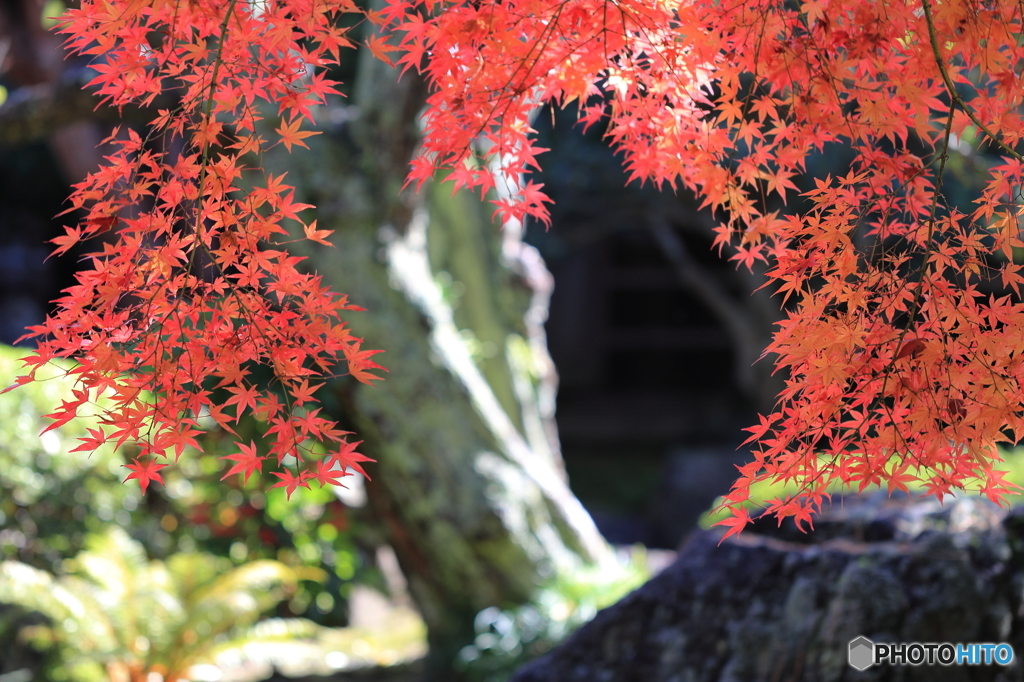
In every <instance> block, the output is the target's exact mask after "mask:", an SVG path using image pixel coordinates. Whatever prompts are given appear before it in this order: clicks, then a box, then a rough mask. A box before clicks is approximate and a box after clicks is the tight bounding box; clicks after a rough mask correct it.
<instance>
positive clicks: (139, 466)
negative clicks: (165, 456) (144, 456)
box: [123, 457, 167, 495]
mask: <svg viewBox="0 0 1024 682" xmlns="http://www.w3.org/2000/svg"><path fill="white" fill-rule="evenodd" d="M124 466H125V467H127V468H128V469H131V470H132V473H130V474H128V478H126V479H124V481H123V483H127V482H128V481H130V480H132V479H133V478H137V479H138V480H139V486H141V487H142V494H143V495H145V494H146V488H148V487H149V482H150V481H156V482H157V483H163V482H164V479H163V477H162V476H161V475H160V474H159V471H160V470H161V469H163V468H164V467H165V466H167V465H166V464H160V463H159V462H157V461H156V460H155V459H151V460H149V461H148V462H142V461H140V460H139V458H138V457H136V458H135V461H134V462H133V463H132V464H125V465H124Z"/></svg>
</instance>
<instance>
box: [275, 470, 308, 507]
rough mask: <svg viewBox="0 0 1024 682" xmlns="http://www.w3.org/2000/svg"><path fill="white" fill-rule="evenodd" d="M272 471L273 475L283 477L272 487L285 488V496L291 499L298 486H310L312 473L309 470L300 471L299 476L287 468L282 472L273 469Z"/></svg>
mask: <svg viewBox="0 0 1024 682" xmlns="http://www.w3.org/2000/svg"><path fill="white" fill-rule="evenodd" d="M270 473H272V474H273V475H275V476H277V477H278V478H280V479H281V480H280V481H279V482H277V483H275V484H274V485H272V486H270V487H271V488H284V489H285V492H286V495H285V497H287V498H288V499H289V500H290V499H291V497H292V493H293V492H295V489H296V488H298V487H302V488H308V487H309V478H310V473H309V472H308V471H303V472H301V473H299V475H297V476H296V475H295V474H293V473H292V471H291V469H285V470H284V473H280V472H277V471H271V472H270Z"/></svg>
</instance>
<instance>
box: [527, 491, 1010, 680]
mask: <svg viewBox="0 0 1024 682" xmlns="http://www.w3.org/2000/svg"><path fill="white" fill-rule="evenodd" d="M816 525H817V529H816V530H815V531H814V532H812V533H808V534H806V535H805V534H801V533H799V532H797V531H796V530H795V529H794V528H793V527H792V526H790V525H787V524H783V526H782V528H778V527H776V525H775V523H774V521H771V522H758V523H755V524H754V527H753V528H752V529H749V530H747V531H745V532H744V533H743V535H741V536H740V537H738V538H735V537H734V538H730V539H729V540H726V541H725V542H722V543H721V544H719V539H720V536H721V534H720V533H715V532H705V531H701V532H698V533H697V534H696V535H694V536H693V537H692V538H691V540H690V541H689V542H688V543H687V544H686V545H685V546H684V547H683V548H682V550H681V551H680V553H679V558H678V560H677V561H676V562H675V563H674V564H673V565H671V566H670V567H669V568H667V569H665V571H663V572H662V573H661V574H659V575H658V576H657V577H655V578H654V579H652V580H651V581H650V582H648V583H647V584H646V585H644V586H643V587H641V588H640V589H639V590H637V591H636V592H634V593H632V594H631V595H629V596H628V597H626V598H625V599H623V600H621V601H620V602H619V603H617V604H615V605H614V606H611V607H609V608H607V609H605V610H603V611H601V612H600V613H599V614H598V615H597V617H595V618H594V620H593V621H592V622H590V623H589V624H588V625H586V626H585V627H583V628H581V629H580V630H579V631H578V632H577V633H576V634H575V635H573V636H572V637H571V638H570V639H569V640H567V641H566V642H565V643H564V644H562V645H561V646H559V647H558V648H556V649H554V650H553V651H552V652H551V653H549V654H548V655H546V656H544V657H543V658H540V659H538V660H536V661H534V662H532V663H531V664H529V665H527V666H526V667H524V668H522V669H520V670H519V671H518V672H517V673H516V674H515V675H514V676H513V678H512V680H513V682H760V681H765V682H791V681H798V680H802V681H807V682H833V681H839V680H849V681H856V680H872V681H881V680H892V681H893V682H896V681H903V680H906V681H911V680H922V681H924V680H928V681H935V682H946V681H949V682H952V681H956V680H964V681H972V682H973V681H980V680H986V681H992V682H1003V681H1005V682H1009V681H1011V680H1024V664H1021V663H1020V662H1019V661H1017V662H1015V663H1014V664H1013V665H1010V666H1007V667H1003V666H998V665H991V666H949V667H945V666H941V665H934V666H928V665H921V666H894V667H889V666H874V667H870V668H868V669H867V670H865V671H864V672H858V671H856V670H854V669H853V668H852V667H850V666H849V665H848V663H847V648H848V645H849V642H850V641H851V640H853V639H855V638H856V637H858V636H860V635H863V636H866V637H867V638H869V639H871V640H872V641H874V642H902V643H909V642H951V643H954V644H956V643H961V642H962V643H969V642H997V643H998V642H1007V643H1009V644H1011V645H1013V647H1014V650H1015V652H1016V654H1017V656H1022V655H1024V613H1021V610H1022V588H1024V508H1019V509H1017V510H1014V511H1011V512H1010V513H1009V514H1007V512H1006V511H1005V510H1003V509H1000V508H998V507H996V506H994V505H991V504H989V503H987V502H985V501H981V500H978V499H961V500H956V501H953V502H950V501H947V502H946V504H945V506H941V505H939V503H938V502H937V501H935V500H934V499H924V498H913V499H910V500H908V499H906V498H903V499H888V498H886V497H884V496H871V497H865V498H846V499H845V500H843V501H840V500H838V499H837V500H836V502H835V503H834V504H833V507H832V509H831V510H830V511H828V512H827V513H826V514H824V515H823V516H822V517H821V518H820V519H819V520H818V522H817V524H816Z"/></svg>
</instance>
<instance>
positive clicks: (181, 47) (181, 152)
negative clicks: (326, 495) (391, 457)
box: [19, 0, 378, 495]
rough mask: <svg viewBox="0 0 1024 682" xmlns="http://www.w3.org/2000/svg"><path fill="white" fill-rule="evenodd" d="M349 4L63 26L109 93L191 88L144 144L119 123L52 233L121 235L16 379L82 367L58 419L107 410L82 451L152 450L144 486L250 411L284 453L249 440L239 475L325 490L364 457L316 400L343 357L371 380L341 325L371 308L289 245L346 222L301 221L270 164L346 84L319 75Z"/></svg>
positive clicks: (234, 4) (189, 7)
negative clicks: (270, 127)
mask: <svg viewBox="0 0 1024 682" xmlns="http://www.w3.org/2000/svg"><path fill="white" fill-rule="evenodd" d="M352 11H355V7H354V6H353V5H352V4H351V3H350V2H347V1H346V0H341V1H337V2H335V1H333V0H332V1H329V2H322V1H320V0H317V1H316V2H312V1H310V2H302V1H300V2H288V3H260V4H258V5H257V4H250V3H247V2H244V1H242V2H240V1H239V0H226V1H225V2H219V1H216V0H215V1H213V2H206V1H205V0H204V1H203V2H170V1H166V0H155V1H153V2H147V1H144V0H130V1H129V2H122V1H119V0H115V1H113V2H106V1H104V0H98V1H97V2H83V3H82V4H81V6H80V8H78V9H72V10H70V11H69V12H68V13H67V14H66V15H64V17H63V20H62V21H63V23H62V25H61V27H60V30H61V31H62V32H63V33H65V34H67V35H68V37H69V38H68V46H69V48H70V50H71V51H72V52H76V53H80V54H83V55H90V56H94V57H95V59H94V61H93V68H94V69H95V70H96V71H97V73H98V75H97V76H96V78H95V79H94V80H93V83H92V85H93V87H95V88H96V90H97V92H98V93H99V94H100V96H101V97H102V98H103V100H104V101H105V102H106V103H108V104H110V105H113V106H122V105H125V104H128V103H130V102H141V103H142V104H148V103H150V102H152V101H153V100H154V99H155V97H156V96H157V95H159V94H160V93H162V92H165V91H168V90H174V91H176V92H177V93H178V99H177V101H178V102H179V104H178V105H177V106H176V107H175V108H174V109H167V110H160V111H159V114H158V116H157V117H156V120H155V121H154V122H153V124H152V125H151V126H150V129H149V131H148V134H147V136H146V137H145V138H143V137H141V136H140V135H139V134H137V133H136V132H135V131H134V130H131V129H129V130H126V131H123V132H115V134H114V135H113V136H112V137H111V138H110V139H109V140H108V141H107V144H108V145H109V146H110V147H111V148H112V149H113V153H111V154H110V155H109V156H107V157H106V163H105V165H104V166H103V167H102V168H100V169H99V170H98V171H96V172H95V173H93V174H91V175H90V176H89V177H88V178H87V179H86V180H85V181H84V182H83V183H81V184H79V185H77V186H76V187H75V192H74V194H73V195H72V197H71V205H72V209H77V210H78V211H80V212H81V214H82V215H84V218H83V219H82V220H81V221H80V222H79V223H78V225H76V226H70V227H67V228H66V234H65V235H64V236H62V237H59V238H57V239H56V240H54V241H55V243H56V244H57V249H56V252H55V253H57V254H61V253H64V252H66V251H68V250H69V249H71V248H72V247H73V246H75V245H76V244H78V243H80V242H82V241H84V240H87V239H91V238H93V237H97V236H100V235H102V234H103V233H105V232H107V231H109V230H112V229H115V228H116V230H117V232H116V239H112V240H106V241H105V242H104V243H103V249H102V251H100V252H98V253H94V254H92V255H91V256H90V259H91V264H92V268H91V269H86V270H85V271H84V272H82V273H81V274H79V276H78V283H77V284H76V285H75V286H74V287H72V288H71V289H68V290H67V291H66V292H65V294H66V295H65V296H64V297H63V298H61V299H59V300H58V301H57V302H56V306H57V309H56V311H55V312H54V313H53V314H52V315H51V316H50V317H49V318H48V319H47V320H46V323H45V324H43V325H41V326H39V327H34V328H32V329H31V330H30V331H31V335H32V336H35V337H36V338H37V339H38V350H37V351H36V353H35V355H34V356H32V357H30V358H29V359H28V360H27V366H28V368H29V369H30V372H29V374H28V375H27V376H25V377H22V378H21V379H20V380H19V381H20V382H21V383H23V382H24V381H27V380H30V379H32V378H33V377H34V375H35V372H36V370H37V369H39V368H40V367H41V366H43V365H44V364H46V363H48V362H50V361H51V360H52V359H54V358H72V359H74V360H76V361H77V363H78V364H77V366H75V367H74V369H72V370H70V373H71V374H72V375H74V377H75V378H76V380H77V386H78V388H77V389H76V391H75V393H74V395H75V399H74V400H73V401H66V402H64V404H63V405H61V407H60V408H58V409H57V410H56V411H55V412H54V413H53V414H51V415H49V416H50V417H51V418H52V419H53V420H54V421H53V424H52V425H51V426H50V427H49V428H54V427H56V426H59V425H60V424H63V423H65V422H67V421H68V420H70V419H72V418H74V417H75V416H76V415H77V414H79V412H80V411H81V410H83V409H91V407H90V406H97V405H100V406H102V407H100V408H99V409H100V414H101V416H102V422H101V423H102V426H101V427H99V428H96V429H90V433H91V436H90V437H89V438H88V439H85V441H84V442H83V443H82V444H81V445H80V446H79V447H78V448H77V449H78V450H93V449H95V448H97V447H99V446H100V445H102V444H103V443H106V442H113V443H115V444H116V445H117V446H121V445H123V444H125V443H132V444H137V445H138V448H139V452H138V455H137V456H136V457H134V461H133V462H132V463H130V464H128V465H127V466H128V468H129V469H130V473H129V475H128V478H129V479H138V481H139V483H140V484H141V485H142V488H143V490H145V488H146V486H147V485H148V484H149V482H150V481H154V480H155V481H162V479H161V475H160V469H161V468H163V467H164V466H165V465H164V464H163V463H161V462H160V461H159V460H160V459H161V458H165V457H168V456H169V454H170V453H173V454H174V456H175V458H177V457H178V456H180V455H181V453H182V451H183V450H184V448H185V447H186V446H197V442H196V440H195V436H197V435H198V434H199V432H200V428H199V423H198V419H199V418H201V417H204V416H205V417H209V418H211V419H212V420H213V421H215V422H216V423H217V424H218V425H220V427H221V428H223V429H226V430H227V431H229V432H232V433H233V429H232V425H233V424H236V423H237V422H238V420H239V418H240V417H242V415H243V414H245V413H247V412H248V413H252V414H254V415H255V416H256V417H258V418H259V419H261V420H262V421H264V422H265V423H266V425H267V428H266V433H267V436H268V440H269V442H270V447H269V450H268V451H266V452H261V451H260V450H259V449H257V448H256V446H255V445H254V444H253V443H250V444H249V445H245V444H242V443H240V444H239V452H238V453H237V454H234V455H228V456H227V457H226V459H228V460H230V462H232V463H233V466H232V467H231V469H230V470H229V471H228V472H227V475H232V474H235V473H238V474H241V475H242V476H243V478H244V479H248V478H249V476H250V475H251V474H252V473H254V472H260V471H262V467H263V461H264V460H265V459H268V458H269V459H271V460H272V461H274V463H275V464H276V465H277V466H278V468H279V470H278V471H274V472H272V473H273V474H274V475H275V476H277V478H279V479H280V480H279V481H278V482H277V483H276V484H275V487H276V486H281V487H284V488H286V490H287V492H288V494H289V495H290V494H291V493H292V491H294V490H295V488H296V487H297V486H308V485H309V483H310V482H311V481H318V482H319V483H320V484H321V485H328V484H335V485H337V484H339V483H340V481H339V479H340V478H341V477H342V476H344V475H348V474H349V473H350V471H348V470H352V469H354V470H356V471H361V468H360V464H359V463H360V462H361V461H366V460H367V458H366V457H364V456H362V455H360V454H359V453H358V452H356V451H355V445H357V444H356V443H350V442H348V441H347V440H346V436H347V435H348V434H347V433H346V432H344V431H341V430H340V429H339V428H338V427H337V425H336V424H335V423H334V422H333V421H331V420H329V419H325V418H324V417H322V416H321V415H320V408H318V407H316V401H315V399H314V392H315V391H316V390H317V388H319V387H320V386H321V385H322V383H323V381H322V380H323V379H324V377H327V376H330V375H331V374H332V373H333V372H334V371H335V370H334V368H335V366H336V364H337V363H338V361H339V359H341V360H343V361H344V362H346V363H347V370H348V372H347V373H349V374H351V375H352V376H354V377H355V378H356V379H358V380H360V381H363V382H367V383H369V382H371V381H372V380H373V379H375V378H377V377H376V376H374V375H373V374H372V373H371V372H370V370H372V369H375V368H378V365H376V364H375V363H374V362H372V361H371V360H370V357H371V356H372V354H373V353H374V352H375V351H367V350H361V348H360V339H357V338H354V337H353V336H352V335H351V333H350V332H349V330H348V329H347V328H346V326H345V322H344V315H346V314H347V313H348V311H351V310H360V309H359V308H358V307H356V306H353V305H350V304H348V302H347V301H346V298H345V297H344V296H340V295H337V294H334V293H332V292H330V291H328V290H327V289H326V288H325V287H324V286H323V285H322V283H321V280H320V278H319V277H318V276H316V275H311V274H308V273H304V272H302V271H301V270H300V269H299V264H300V262H301V260H302V259H301V258H299V257H296V256H292V255H289V253H288V252H287V251H286V250H285V248H283V246H282V243H283V242H287V241H289V237H290V233H289V231H288V230H287V229H286V224H287V223H288V222H291V224H292V225H296V224H301V227H302V229H303V231H304V235H305V238H306V239H311V240H313V241H316V242H320V243H323V244H326V245H329V242H327V241H326V237H327V236H329V234H330V233H329V232H327V231H324V230H319V229H317V226H316V222H315V221H313V222H310V223H308V224H307V223H304V222H303V221H302V219H301V216H300V214H301V213H302V211H303V210H304V209H306V208H310V207H309V206H307V205H304V204H300V203H297V202H296V201H295V198H294V192H293V189H292V188H291V187H289V186H288V185H287V184H286V183H285V179H284V178H283V177H274V176H270V175H266V176H265V177H264V176H262V172H261V171H260V168H259V167H260V155H261V154H262V153H263V151H264V150H265V149H267V148H268V146H270V145H274V144H283V145H285V146H286V147H288V148H289V149H290V148H291V147H292V146H293V145H302V146H305V143H304V142H303V139H304V138H306V137H308V136H310V135H312V134H313V133H312V132H308V131H305V132H304V131H301V130H300V122H301V121H302V120H303V119H311V115H310V108H311V107H312V106H314V105H316V104H318V103H321V102H323V100H324V97H326V96H327V95H328V94H330V93H334V92H335V90H334V88H333V87H332V86H333V85H334V84H333V83H332V82H331V81H329V80H328V79H327V78H325V77H324V75H323V74H322V73H320V72H318V71H316V70H314V72H313V73H312V74H310V73H309V72H308V71H307V69H308V68H309V67H310V66H312V67H319V66H323V65H325V64H328V63H331V62H333V61H335V60H336V59H337V58H338V51H339V50H340V49H341V48H345V47H348V46H349V43H348V42H347V41H346V39H345V38H344V35H343V31H342V30H341V29H340V28H338V26H337V19H338V17H339V16H340V15H342V14H343V13H346V12H352ZM268 112H269V113H270V114H271V115H276V116H277V117H279V119H280V122H279V125H278V126H277V128H276V130H275V131H274V132H275V135H274V137H273V139H266V136H265V135H264V134H263V133H261V132H260V131H259V129H258V123H259V121H260V118H261V117H262V116H264V115H266V114H267V113H268ZM254 176H255V177H254ZM260 372H262V373H263V375H262V376H260ZM317 446H324V447H322V448H318V447H317ZM318 450H319V451H320V452H324V451H325V453H324V454H322V455H321V454H315V453H316V452H317V451H318ZM288 457H291V458H294V459H293V460H286V458H288ZM286 462H290V463H291V464H292V466H286V465H285V463H286ZM336 464H337V465H338V466H335V465H336Z"/></svg>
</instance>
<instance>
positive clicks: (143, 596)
mask: <svg viewBox="0 0 1024 682" xmlns="http://www.w3.org/2000/svg"><path fill="white" fill-rule="evenodd" d="M87 545H88V549H86V550H85V551H83V552H81V553H79V554H78V555H77V556H76V557H75V558H74V559H72V560H69V561H68V562H66V564H67V568H68V574H67V575H64V576H61V577H55V576H54V575H52V574H50V573H48V572H46V571H42V570H40V569H37V568H34V567H32V566H29V565H28V564H24V563H21V562H19V561H5V562H2V563H0V602H2V603H7V604H14V605H17V606H20V607H22V608H24V609H26V610H30V611H37V612H39V613H41V614H43V615H44V616H46V617H47V619H48V621H49V622H48V623H47V624H45V625H35V626H30V627H28V628H25V630H24V631H23V632H22V636H23V637H26V638H27V639H29V640H31V641H32V642H33V644H34V645H35V646H36V647H38V648H42V649H48V650H51V651H52V653H53V654H55V655H54V656H52V657H51V665H50V669H49V670H48V671H47V676H48V677H49V678H50V679H54V680H75V681H78V680H80V681H81V682H92V681H94V680H95V681H97V682H98V681H99V680H106V679H109V680H111V681H112V682H136V681H140V682H141V681H144V680H151V679H152V678H151V677H148V676H149V674H150V673H157V674H158V675H159V676H160V677H162V678H163V679H164V680H167V681H168V682H172V681H174V680H179V679H187V677H186V676H187V674H188V672H189V670H190V668H192V667H193V666H196V665H198V664H203V663H206V664H211V663H213V662H214V660H215V659H216V656H218V655H223V654H224V653H225V652H229V651H233V650H234V651H239V652H241V651H243V650H244V649H245V648H246V647H252V646H253V645H259V646H261V647H267V646H276V647H287V646H290V645H292V646H297V645H299V643H300V642H301V640H302V639H304V638H305V639H309V638H313V637H315V636H316V635H317V634H318V632H319V630H320V627H319V626H317V625H316V624H315V623H311V622H309V621H305V620H297V619H291V620H277V621H275V622H272V623H268V622H266V621H265V622H263V623H261V624H259V625H255V624H256V621H257V619H258V618H259V617H260V615H261V614H263V613H265V612H266V611H268V610H269V609H271V608H273V607H274V606H275V605H277V604H278V603H279V602H281V601H283V600H285V599H287V598H288V597H289V596H290V595H291V594H292V593H294V591H295V589H296V587H297V586H298V584H299V581H300V580H301V579H322V578H323V576H322V575H320V574H319V572H317V571H314V570H311V569H295V568H292V567H290V566H286V565H284V564H282V563H281V562H278V561H270V560H258V561H253V562H249V563H245V564H242V565H241V566H236V567H233V566H232V564H231V562H230V560H228V559H224V558H222V557H216V556H213V555H210V554H205V553H179V554H174V555H172V556H171V557H170V558H168V560H167V561H149V560H148V559H147V557H146V553H145V550H144V549H143V547H142V545H141V544H140V543H138V542H136V541H134V540H132V539H131V538H129V537H128V535H127V533H126V532H125V531H124V530H123V529H120V528H117V527H116V526H112V527H110V528H108V529H106V531H105V532H104V533H103V534H100V535H91V536H89V538H88V542H87Z"/></svg>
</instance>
